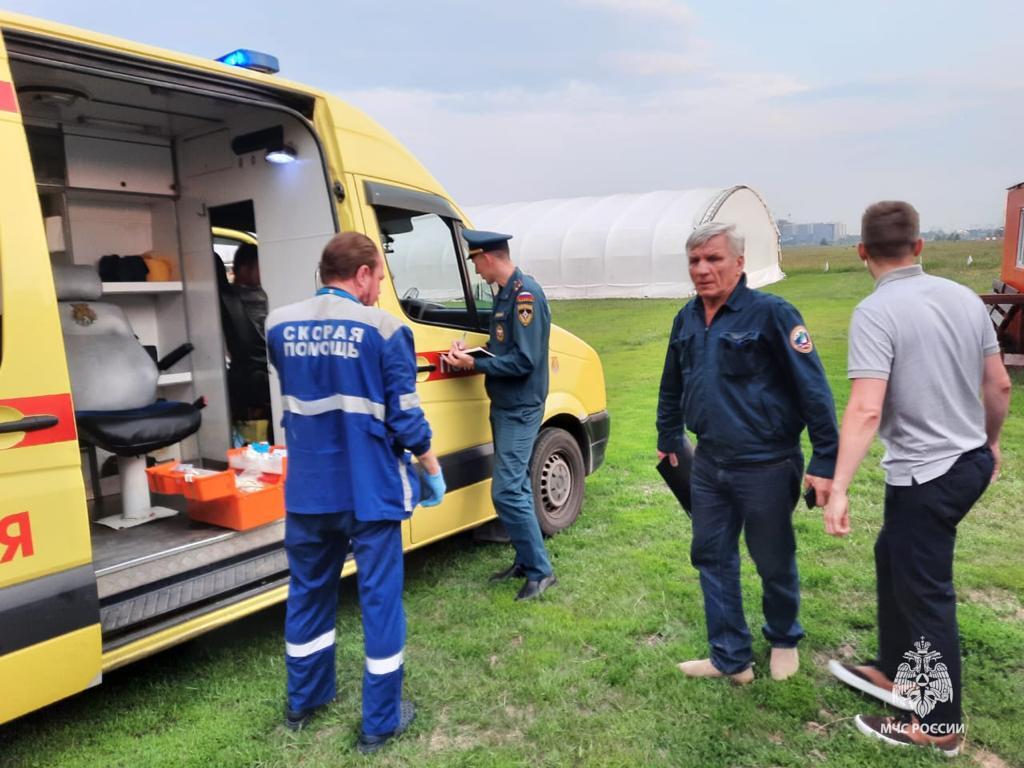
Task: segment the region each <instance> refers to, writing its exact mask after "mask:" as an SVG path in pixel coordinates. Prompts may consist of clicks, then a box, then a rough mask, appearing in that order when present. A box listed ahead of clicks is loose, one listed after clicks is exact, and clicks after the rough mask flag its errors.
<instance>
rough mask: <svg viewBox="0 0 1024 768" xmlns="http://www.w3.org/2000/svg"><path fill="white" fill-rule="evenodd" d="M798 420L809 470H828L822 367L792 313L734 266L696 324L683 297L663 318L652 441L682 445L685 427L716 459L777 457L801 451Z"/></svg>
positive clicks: (667, 446) (831, 433)
mask: <svg viewBox="0 0 1024 768" xmlns="http://www.w3.org/2000/svg"><path fill="white" fill-rule="evenodd" d="M804 426H806V427H807V429H808V433H809V435H810V438H811V446H812V449H813V451H812V457H811V461H810V464H809V465H808V467H807V472H808V474H811V475H815V476H817V477H824V478H831V477H832V475H833V473H834V471H835V462H836V453H837V451H838V447H839V433H838V430H837V428H836V417H835V404H834V403H833V400H832V391H831V389H829V385H828V381H827V380H826V378H825V370H824V368H823V367H822V365H821V360H820V359H819V358H818V353H817V352H816V351H815V350H814V344H813V342H812V341H811V337H810V334H809V333H808V331H807V328H806V327H805V326H804V322H803V319H802V318H801V317H800V313H799V312H797V311H796V309H795V308H794V307H793V306H792V305H791V304H789V303H788V302H787V301H785V300H783V299H781V298H779V297H778V296H773V295H771V294H768V293H762V292H761V291H755V290H751V289H750V288H747V277H746V275H743V276H742V277H741V278H740V282H739V284H738V285H737V286H736V288H735V290H734V291H733V292H732V295H731V296H729V300H728V301H727V302H726V303H725V305H724V306H723V307H722V308H721V309H720V310H719V311H718V312H717V313H716V314H715V317H714V320H713V321H712V323H711V325H710V327H709V326H706V325H705V319H704V303H703V301H701V299H700V297H697V298H695V299H693V300H692V301H690V302H689V303H688V304H687V305H686V306H685V307H683V308H682V309H681V310H680V311H679V314H678V315H676V319H675V322H674V323H673V324H672V335H671V336H670V338H669V346H668V352H667V354H666V356H665V367H664V370H663V372H662V377H661V389H660V392H659V396H658V419H657V427H658V450H659V451H662V452H664V453H681V452H682V450H683V430H684V427H685V428H686V429H689V430H691V431H693V432H694V433H696V435H697V439H698V452H699V453H700V454H701V455H702V456H704V457H706V458H709V459H710V460H711V461H713V462H716V463H718V464H722V465H735V464H747V463H765V462H773V461H781V460H783V459H786V458H788V457H791V456H794V455H796V454H798V453H799V452H800V433H801V432H802V431H803V428H804Z"/></svg>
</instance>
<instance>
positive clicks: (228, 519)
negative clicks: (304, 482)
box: [188, 472, 284, 531]
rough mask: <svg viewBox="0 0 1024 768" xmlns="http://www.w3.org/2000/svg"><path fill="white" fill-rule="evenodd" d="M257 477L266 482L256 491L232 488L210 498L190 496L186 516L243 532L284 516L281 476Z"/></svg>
mask: <svg viewBox="0 0 1024 768" xmlns="http://www.w3.org/2000/svg"><path fill="white" fill-rule="evenodd" d="M229 474H231V473H230V472H229ZM260 480H261V481H262V482H264V483H266V484H267V485H266V487H264V488H260V489H259V490H257V491H249V492H246V491H240V490H238V489H235V490H234V493H233V494H232V495H230V496H224V497H222V498H219V499H213V500H211V501H195V500H191V499H190V500H189V502H188V516H189V517H191V518H192V519H193V520H198V521H200V522H203V523H209V524H210V525H219V526H221V527H222V528H232V529H234V530H236V531H246V530H248V529H250V528H255V527H257V526H259V525H265V524H266V523H269V522H272V521H274V520H279V519H280V518H282V517H284V483H283V482H281V475H261V476H260ZM233 484H234V480H233V479H232V485H233Z"/></svg>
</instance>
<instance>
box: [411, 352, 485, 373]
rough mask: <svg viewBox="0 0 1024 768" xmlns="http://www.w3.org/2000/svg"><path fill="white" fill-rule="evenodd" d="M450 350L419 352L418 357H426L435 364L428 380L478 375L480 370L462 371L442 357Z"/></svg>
mask: <svg viewBox="0 0 1024 768" xmlns="http://www.w3.org/2000/svg"><path fill="white" fill-rule="evenodd" d="M447 352H448V350H447V349H446V350H444V351H443V352H417V353H416V357H418V358H424V359H425V360H426V361H427V362H428V363H429V364H430V365H432V366H434V370H432V371H431V372H430V374H429V375H428V376H427V378H426V381H441V380H442V379H460V378H463V377H465V376H476V375H478V371H460V370H458V369H457V368H452V367H451V366H450V365H448V363H446V362H445V361H444V360H442V359H441V355H444V354H447Z"/></svg>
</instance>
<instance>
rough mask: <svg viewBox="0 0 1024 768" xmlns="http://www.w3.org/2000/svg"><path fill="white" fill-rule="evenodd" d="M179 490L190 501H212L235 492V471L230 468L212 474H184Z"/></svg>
mask: <svg viewBox="0 0 1024 768" xmlns="http://www.w3.org/2000/svg"><path fill="white" fill-rule="evenodd" d="M181 492H182V493H183V494H184V496H185V498H186V499H191V500H192V501H212V500H213V499H220V498H223V497H224V496H231V495H232V494H233V493H234V492H235V473H234V472H232V471H231V470H230V469H227V470H225V471H223V472H216V473H214V474H212V475H185V476H184V477H182V482H181Z"/></svg>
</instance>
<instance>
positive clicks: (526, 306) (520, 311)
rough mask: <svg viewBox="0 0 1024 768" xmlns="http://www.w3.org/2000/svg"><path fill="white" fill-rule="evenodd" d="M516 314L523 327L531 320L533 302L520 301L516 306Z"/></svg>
mask: <svg viewBox="0 0 1024 768" xmlns="http://www.w3.org/2000/svg"><path fill="white" fill-rule="evenodd" d="M516 316H517V317H518V318H519V322H520V323H522V324H523V327H526V326H528V325H529V324H530V323H532V322H533V302H532V301H521V302H519V306H518V307H516Z"/></svg>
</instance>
